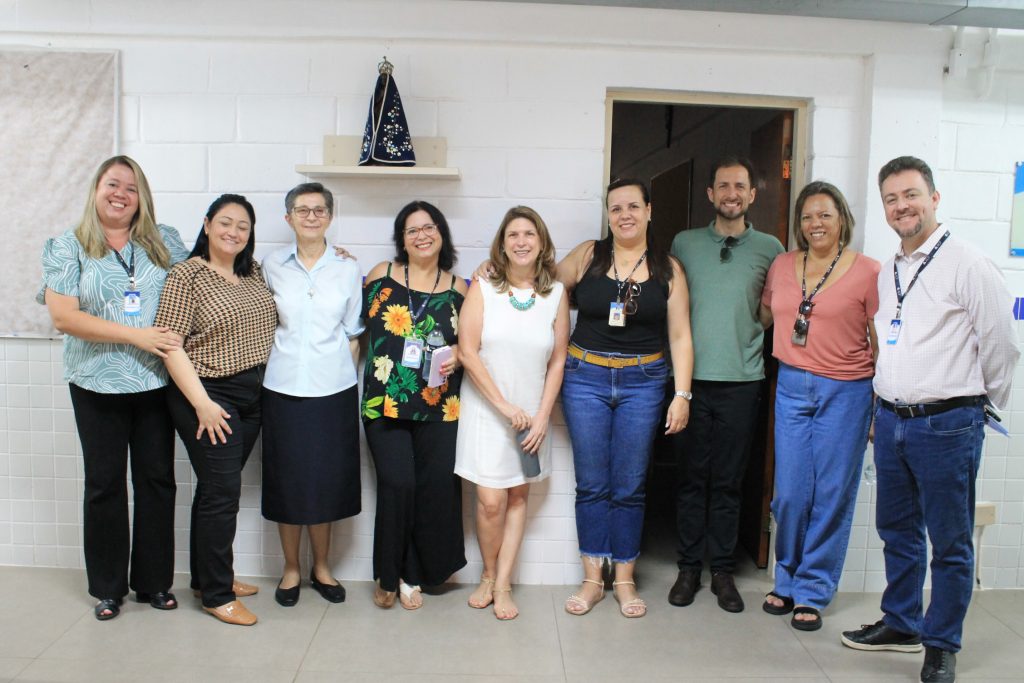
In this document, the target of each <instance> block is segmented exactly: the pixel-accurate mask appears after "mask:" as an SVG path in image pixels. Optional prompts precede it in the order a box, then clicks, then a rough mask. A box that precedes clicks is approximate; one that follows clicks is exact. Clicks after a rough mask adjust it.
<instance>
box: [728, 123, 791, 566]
mask: <svg viewBox="0 0 1024 683" xmlns="http://www.w3.org/2000/svg"><path fill="white" fill-rule="evenodd" d="M792 150H793V112H791V111H787V112H782V113H781V114H779V115H778V116H776V117H775V118H774V119H772V120H771V121H769V122H768V123H767V124H765V125H764V126H762V127H761V128H759V129H757V130H755V131H754V132H753V133H752V134H751V136H750V157H751V161H753V162H754V166H755V167H756V168H757V169H758V172H759V173H760V175H761V178H760V181H759V182H758V186H757V196H756V198H755V200H754V203H753V204H751V206H750V210H749V211H748V212H747V217H748V218H749V220H750V221H751V222H752V223H753V224H754V227H755V228H756V229H758V230H760V231H761V232H767V233H769V234H772V235H775V236H776V237H777V238H779V241H780V242H782V244H783V246H787V245H788V244H789V224H790V215H789V207H790V201H791V193H792V182H791V177H792V165H793V159H792V156H793V151H792ZM771 335H772V330H771V329H770V328H769V329H768V330H767V331H766V332H765V344H764V360H765V381H764V388H763V393H762V396H761V406H760V410H759V412H758V418H757V426H756V428H755V431H754V438H753V440H752V443H751V452H750V460H749V462H748V464H747V472H746V476H745V477H744V480H743V503H742V509H741V513H740V537H739V542H740V543H741V544H742V545H743V547H744V548H745V549H746V550H747V552H749V553H750V556H751V557H752V558H754V560H755V562H756V563H757V566H758V567H766V566H768V551H769V548H768V544H769V542H770V535H769V520H770V514H771V507H770V506H771V500H772V495H773V493H774V489H775V381H776V376H777V368H778V366H777V364H776V362H775V359H774V358H772V354H771V348H772V336H771Z"/></svg>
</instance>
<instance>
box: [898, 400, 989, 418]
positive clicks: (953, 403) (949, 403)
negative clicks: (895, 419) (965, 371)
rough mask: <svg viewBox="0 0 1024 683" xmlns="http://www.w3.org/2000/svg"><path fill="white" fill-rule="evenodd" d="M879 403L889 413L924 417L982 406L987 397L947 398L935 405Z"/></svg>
mask: <svg viewBox="0 0 1024 683" xmlns="http://www.w3.org/2000/svg"><path fill="white" fill-rule="evenodd" d="M878 403H879V404H881V406H882V407H883V408H885V409H886V410H888V411H889V412H891V413H896V414H897V415H898V416H900V417H924V416H925V415H938V414H939V413H944V412H946V411H947V410H953V408H963V407H965V406H980V405H982V404H984V403H985V397H984V396H957V397H956V398H947V399H946V400H945V401H935V402H934V403H890V402H889V401H886V400H885V399H884V398H880V399H878Z"/></svg>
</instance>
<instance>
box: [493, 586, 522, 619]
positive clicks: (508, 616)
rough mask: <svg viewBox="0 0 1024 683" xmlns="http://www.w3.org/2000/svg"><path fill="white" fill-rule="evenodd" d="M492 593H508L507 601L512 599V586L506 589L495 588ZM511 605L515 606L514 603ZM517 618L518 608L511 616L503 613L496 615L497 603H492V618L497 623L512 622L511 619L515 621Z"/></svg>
mask: <svg viewBox="0 0 1024 683" xmlns="http://www.w3.org/2000/svg"><path fill="white" fill-rule="evenodd" d="M494 592H495V593H508V599H509V600H511V599H512V586H509V587H508V588H495V589H494ZM512 604H513V605H515V603H514V602H513V603H512ZM518 616H519V608H518V607H516V611H515V613H514V614H512V615H509V614H508V613H507V612H503V613H502V614H498V601H497V600H495V601H494V617H495V618H496V619H497V620H498V621H512V620H513V619H515V618H516V617H518Z"/></svg>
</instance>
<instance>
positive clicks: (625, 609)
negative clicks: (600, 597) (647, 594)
mask: <svg viewBox="0 0 1024 683" xmlns="http://www.w3.org/2000/svg"><path fill="white" fill-rule="evenodd" d="M616 586H633V587H634V588H636V582H634V581H612V592H614V591H615V587H616ZM615 600H616V602H618V603H619V612H621V613H622V616H624V617H626V618H627V619H637V618H639V617H642V616H644V615H645V614H647V603H646V602H644V601H643V600H642V599H641V598H639V597H636V598H633V599H632V600H627V601H626V602H622V601H621V600H619V594H618V593H615ZM631 609H636V610H637V611H635V612H630V611H629V610H631Z"/></svg>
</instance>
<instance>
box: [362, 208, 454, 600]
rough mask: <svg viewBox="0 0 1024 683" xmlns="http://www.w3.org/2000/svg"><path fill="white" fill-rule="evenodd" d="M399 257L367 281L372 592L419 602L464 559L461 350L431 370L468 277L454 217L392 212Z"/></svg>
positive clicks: (447, 342) (450, 340)
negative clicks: (435, 377)
mask: <svg viewBox="0 0 1024 683" xmlns="http://www.w3.org/2000/svg"><path fill="white" fill-rule="evenodd" d="M394 241H395V258H394V260H393V261H384V262H383V263H379V264H377V265H376V266H374V267H373V268H372V269H371V270H370V272H369V273H368V274H367V275H366V284H365V286H364V288H363V318H364V319H365V321H366V329H367V332H369V349H368V352H367V358H366V370H365V372H364V373H363V375H364V376H363V381H364V385H363V401H362V413H363V423H364V430H365V432H366V441H367V443H368V444H369V446H370V452H371V454H372V455H373V461H374V465H375V467H376V470H377V518H376V522H375V525H374V531H373V578H374V579H376V581H377V587H376V590H375V592H374V596H373V601H374V602H375V603H376V604H377V606H378V607H383V608H388V607H391V606H392V605H394V604H395V596H396V592H397V593H398V594H399V596H400V601H401V604H402V607H404V608H406V609H418V608H419V607H421V606H422V605H423V596H422V593H421V591H420V586H419V584H420V583H423V584H425V585H428V586H436V585H439V584H441V583H444V582H445V581H446V580H447V579H448V577H449V576H451V575H452V574H453V573H455V572H456V571H458V570H459V569H461V568H462V567H463V566H465V564H466V551H465V540H464V538H463V535H462V489H461V486H460V479H459V478H458V477H456V476H455V434H456V429H457V428H458V422H457V420H458V419H459V383H460V381H461V380H462V372H461V370H460V371H458V372H456V368H455V360H454V358H455V354H453V355H452V360H449V361H448V362H447V363H446V364H445V365H444V367H443V368H442V371H441V374H442V375H443V379H444V381H443V382H442V383H441V384H440V385H439V386H436V387H430V386H428V382H427V380H426V379H425V376H426V374H427V373H426V372H425V369H426V370H429V367H430V353H431V349H435V348H440V347H443V346H450V347H452V349H453V351H454V350H455V347H456V345H457V344H458V333H459V308H461V307H462V300H463V297H464V296H465V293H466V282H465V280H463V279H461V278H458V277H456V276H455V275H453V274H452V273H451V272H450V269H451V268H452V267H453V266H454V265H455V260H456V254H455V247H454V245H453V244H452V238H451V232H450V231H449V229H448V222H447V221H446V220H445V218H444V215H443V214H442V213H441V212H440V211H439V210H438V209H437V207H436V206H433V205H432V204H428V203H427V202H422V201H415V202H412V203H410V204H408V205H406V206H405V207H404V208H403V209H402V210H401V211H400V212H399V213H398V216H397V217H396V218H395V232H394Z"/></svg>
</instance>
